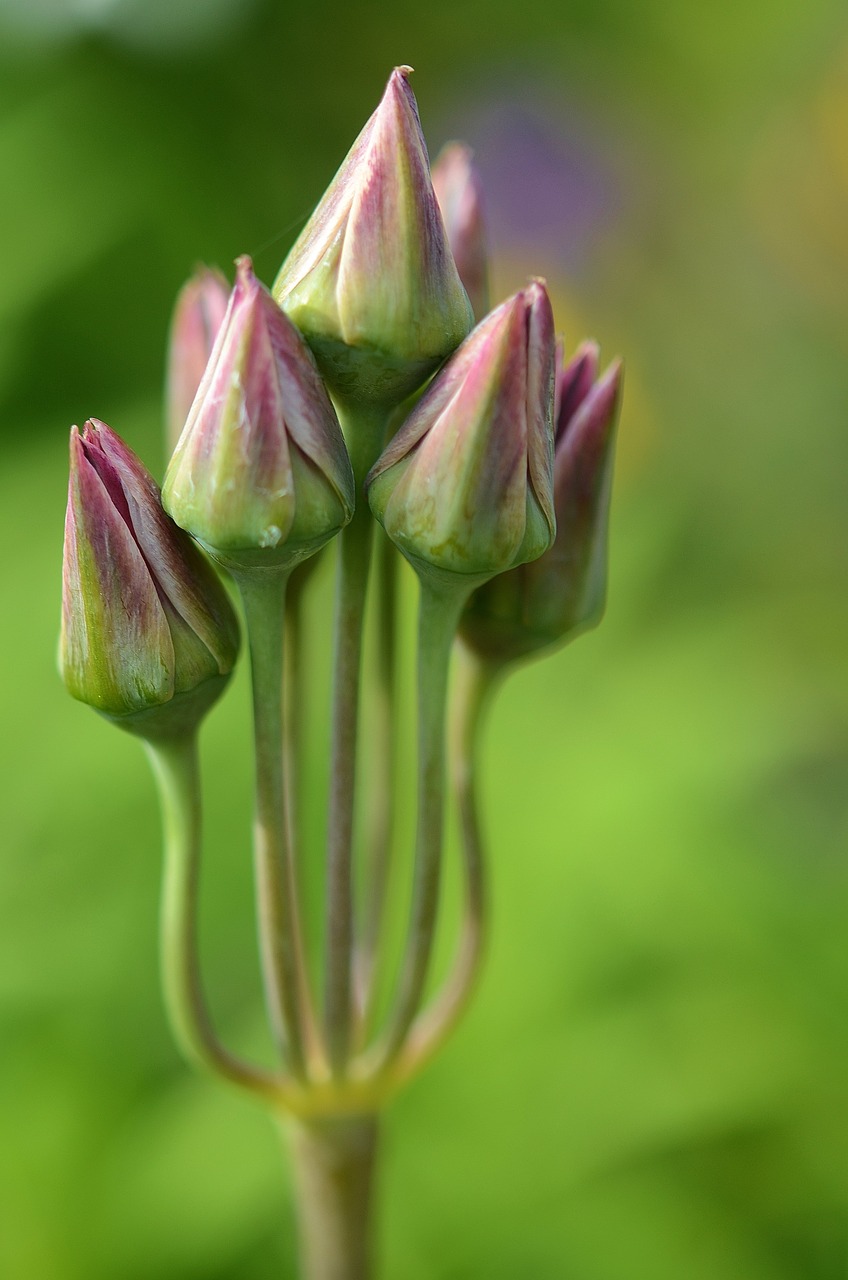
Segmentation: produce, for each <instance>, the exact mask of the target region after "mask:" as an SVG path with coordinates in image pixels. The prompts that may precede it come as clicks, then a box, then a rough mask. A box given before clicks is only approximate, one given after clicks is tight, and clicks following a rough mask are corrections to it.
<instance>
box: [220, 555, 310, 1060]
mask: <svg viewBox="0 0 848 1280" xmlns="http://www.w3.org/2000/svg"><path fill="white" fill-rule="evenodd" d="M235 576H236V581H237V583H238V587H239V590H240V592H241V596H242V600H243V602H244V611H245V617H246V620H247V631H248V638H249V642H250V665H251V675H252V681H253V724H254V738H255V757H256V761H255V763H256V800H255V822H254V850H255V862H256V894H257V916H258V922H259V938H260V956H261V961H262V976H263V982H264V986H265V999H266V1003H267V1006H268V1014H269V1018H270V1020H271V1026H272V1030H273V1032H274V1035H275V1038H276V1041H277V1044H278V1047H279V1049H280V1051H281V1053H282V1054H283V1055H284V1057H285V1059H286V1060H287V1062H288V1064H289V1066H290V1068H291V1070H292V1072H293V1074H294V1075H295V1076H296V1077H297V1078H298V1079H300V1080H302V1079H305V1078H306V1075H307V1051H306V1045H307V1042H308V1036H309V1032H308V1027H309V1023H310V1008H309V988H308V981H307V977H306V966H305V961H304V957H303V945H302V939H301V926H300V912H299V907H298V896H297V878H296V874H295V867H294V861H293V858H292V850H291V844H290V841H289V839H288V824H287V819H286V805H285V785H284V776H283V707H282V687H283V665H284V656H283V632H284V618H285V589H286V580H287V577H288V572H287V571H284V570H279V571H277V570H273V571H268V570H264V571H257V572H254V573H251V572H249V571H240V572H238V573H237V574H236V575H235Z"/></svg>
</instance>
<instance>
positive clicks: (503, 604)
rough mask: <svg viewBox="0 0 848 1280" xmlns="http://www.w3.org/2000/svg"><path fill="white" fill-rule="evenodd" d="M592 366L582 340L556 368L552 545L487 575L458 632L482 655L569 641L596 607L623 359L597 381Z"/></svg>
mask: <svg viewBox="0 0 848 1280" xmlns="http://www.w3.org/2000/svg"><path fill="white" fill-rule="evenodd" d="M597 371H598V349H597V346H596V345H595V344H594V343H584V344H583V345H582V346H581V347H580V349H579V350H578V352H577V354H576V355H575V357H574V358H573V360H572V361H571V362H570V363H569V364H568V365H567V366H566V368H565V369H562V368H560V369H559V370H558V373H557V387H558V393H559V394H558V415H557V423H556V446H555V455H554V504H555V507H556V520H557V534H556V540H555V542H554V544H553V546H552V547H551V548H550V550H548V551H546V552H545V554H544V555H542V556H541V557H540V558H539V559H538V560H536V561H535V562H534V563H532V564H525V565H522V566H521V567H520V568H518V569H516V570H515V571H514V572H511V573H505V574H502V575H500V576H499V577H497V578H494V579H493V580H492V581H491V582H489V583H486V584H485V585H484V586H483V587H481V588H480V589H479V590H478V591H476V592H475V593H474V596H473V597H472V599H471V600H470V601H469V604H468V608H467V609H466V612H465V615H464V617H463V621H462V628H461V629H462V634H463V636H464V638H465V639H466V641H467V642H468V643H469V644H470V646H471V647H472V648H473V649H475V650H477V652H479V653H480V654H481V655H483V656H484V657H485V658H487V659H489V660H493V661H496V662H498V661H500V662H509V661H511V660H513V659H515V658H519V657H523V656H525V655H527V654H530V653H533V652H536V651H537V650H540V649H544V648H547V647H548V646H549V645H551V644H554V643H556V642H557V641H562V640H566V639H572V638H574V637H575V636H576V635H578V634H580V633H581V632H582V631H586V630H588V629H589V628H590V627H592V626H595V625H596V624H597V623H598V622H599V621H600V619H601V616H602V614H603V608H604V602H605V597H606V578H607V524H608V510H609V496H610V486H611V479H612V456H613V441H614V435H615V425H616V420H617V417H618V408H619V403H620V399H621V380H622V366H621V362H620V361H619V360H616V361H614V362H613V364H612V365H611V366H610V367H609V369H608V370H607V371H606V373H605V374H604V375H603V377H602V378H600V379H599V380H598V379H597Z"/></svg>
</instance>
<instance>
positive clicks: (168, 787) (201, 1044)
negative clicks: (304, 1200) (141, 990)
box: [145, 732, 285, 1101]
mask: <svg viewBox="0 0 848 1280" xmlns="http://www.w3.org/2000/svg"><path fill="white" fill-rule="evenodd" d="M145 747H146V750H147V753H148V756H149V758H150V762H151V765H152V767H153V773H154V776H155V778H156V783H157V786H158V789H159V797H160V800H161V805H162V817H163V825H164V834H165V875H164V880H163V885H162V906H161V934H160V947H161V966H162V987H163V992H164V997H165V1006H166V1009H167V1013H168V1020H169V1022H170V1024H171V1030H172V1032H173V1034H174V1038H175V1039H176V1041H177V1043H178V1045H179V1046H180V1049H181V1050H182V1052H183V1054H184V1055H185V1056H186V1058H188V1059H189V1060H190V1061H191V1062H194V1063H195V1064H196V1065H199V1066H201V1067H203V1068H205V1069H206V1070H207V1071H210V1072H211V1073H212V1074H213V1075H215V1076H218V1077H219V1078H220V1079H223V1080H226V1081H228V1082H229V1083H230V1084H234V1085H236V1086H237V1087H239V1088H241V1089H244V1090H247V1091H248V1092H250V1093H253V1094H256V1095H259V1096H260V1097H263V1098H265V1099H266V1100H271V1101H278V1100H279V1099H280V1097H281V1096H282V1095H283V1093H284V1091H285V1084H284V1082H282V1081H279V1080H277V1079H276V1078H275V1077H274V1076H272V1075H269V1074H267V1073H266V1072H263V1071H261V1070H260V1069H259V1068H256V1067H253V1066H251V1065H249V1064H248V1063H246V1062H243V1061H242V1060H241V1059H240V1058H237V1057H235V1056H234V1055H233V1054H231V1053H230V1052H229V1050H228V1049H226V1048H224V1046H223V1045H222V1044H221V1043H220V1041H219V1040H218V1038H217V1036H216V1035H215V1031H214V1029H213V1027H212V1022H211V1019H210V1017H209V1013H208V1010H207V1008H206V1003H205V1000H204V997H203V989H202V983H201V978H200V962H199V957H198V943H197V912H198V882H199V873H200V853H201V809H200V780H199V770H198V759H197V734H196V732H192V733H190V734H188V735H187V736H186V737H180V738H174V739H170V740H166V741H156V742H146V743H145Z"/></svg>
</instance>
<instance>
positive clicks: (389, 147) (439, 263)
mask: <svg viewBox="0 0 848 1280" xmlns="http://www.w3.org/2000/svg"><path fill="white" fill-rule="evenodd" d="M410 70H411V68H409V67H398V68H397V69H396V70H395V71H394V72H393V73H392V75H391V77H390V79H389V82H388V85H387V87H386V91H385V93H384V95H383V98H382V101H381V102H380V105H379V106H378V108H377V110H376V111H375V112H374V114H373V115H372V116H371V118H370V120H369V121H368V123H367V124H366V125H365V128H364V129H363V130H362V132H361V133H360V135H359V137H358V138H357V140H356V142H355V143H354V145H353V147H352V148H351V150H350V152H349V154H348V156H347V158H346V159H345V161H344V163H343V164H342V167H341V168H340V169H339V171H338V173H337V175H336V177H335V178H334V179H333V181H332V183H331V184H330V186H329V188H328V189H327V192H326V194H325V195H324V197H323V199H322V200H321V202H320V203H319V204H318V206H317V208H316V210H315V212H314V213H313V215H312V217H311V218H310V220H309V222H308V223H307V224H306V226H305V228H304V229H303V231H302V232H301V234H300V236H299V237H298V239H297V241H296V242H295V244H294V247H293V248H292V250H291V252H290V253H289V255H288V257H287V258H286V260H285V262H284V263H283V265H282V267H281V268H280V272H279V275H278V276H277V279H276V281H275V283H274V289H273V292H274V297H275V298H276V300H277V301H278V302H279V304H280V306H281V307H282V308H283V310H284V311H285V312H286V314H287V315H288V316H289V317H290V318H291V319H292V320H293V321H294V323H295V324H296V325H297V327H298V328H299V329H300V330H301V332H302V333H303V334H304V336H305V337H306V340H307V341H308V343H309V344H310V346H311V347H312V350H313V351H314V353H315V356H316V358H317V360H318V364H319V366H320V368H321V372H322V373H323V375H324V377H325V378H326V380H327V383H328V385H329V386H330V388H331V390H332V391H333V392H334V394H336V395H337V396H339V397H340V399H342V400H349V401H350V402H351V403H361V404H373V405H382V406H387V407H392V406H393V405H396V404H398V403H399V402H400V401H401V400H402V399H404V398H405V397H406V396H407V395H409V394H410V393H411V392H413V391H414V390H415V389H416V388H417V387H419V386H420V385H421V384H422V382H423V381H424V380H425V378H427V376H428V375H429V374H430V373H432V372H433V370H434V369H435V368H436V367H437V366H438V365H439V364H440V363H441V362H442V361H443V360H444V359H445V357H446V356H448V355H450V353H451V352H452V351H453V350H454V349H455V348H456V347H457V346H458V344H459V343H460V342H461V341H462V339H463V338H464V337H465V335H466V334H467V333H468V330H469V328H470V326H471V323H472V314H471V307H470V304H469V302H468V298H467V296H466V293H465V290H464V289H463V287H462V284H461V282H460V279H459V275H458V274H457V269H456V265H455V264H454V260H453V256H452V254H451V251H450V248H449V245H448V242H447V237H446V233H445V228H444V223H443V221H442V216H441V214H440V212H439V206H438V202H437V200H436V196H435V194H434V191H433V186H432V182H431V180H430V164H429V159H428V156H427V147H426V144H425V142H424V137H423V134H422V132H421V124H420V121H419V118H418V107H417V104H416V102H415V97H414V95H413V93H412V90H411V89H410V87H409V83H408V79H407V78H408V76H409V74H410Z"/></svg>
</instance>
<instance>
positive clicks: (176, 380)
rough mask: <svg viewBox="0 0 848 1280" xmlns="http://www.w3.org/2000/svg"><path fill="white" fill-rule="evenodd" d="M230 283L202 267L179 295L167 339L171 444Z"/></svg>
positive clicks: (179, 431) (220, 319)
mask: <svg viewBox="0 0 848 1280" xmlns="http://www.w3.org/2000/svg"><path fill="white" fill-rule="evenodd" d="M229 296H230V286H229V285H228V284H227V281H226V280H225V279H224V277H223V276H222V275H221V272H220V271H215V270H210V268H209V267H199V268H198V270H197V271H196V272H195V274H194V275H193V276H192V277H191V279H190V280H188V281H187V282H186V283H185V284H184V285H183V287H182V289H181V290H180V292H179V294H178V295H177V301H176V303H175V305H174V314H173V317H172V319H171V334H170V339H169V342H168V377H167V385H166V418H167V431H168V444H169V447H170V450H171V451H173V449H174V447H175V446H176V443H177V441H178V440H179V438H180V436H181V434H182V430H183V427H184V426H185V422H186V418H187V417H188V412H189V409H190V408H191V406H192V402H193V401H194V397H195V396H196V395H197V388H198V387H199V386H200V380H201V378H202V377H203V373H204V371H205V369H206V365H207V364H208V362H209V357H210V355H211V354H212V348H213V346H214V345H215V339H216V337H217V336H218V330H219V329H220V327H221V324H222V322H223V319H224V314H225V312H226V310H227V300H228V298H229Z"/></svg>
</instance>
